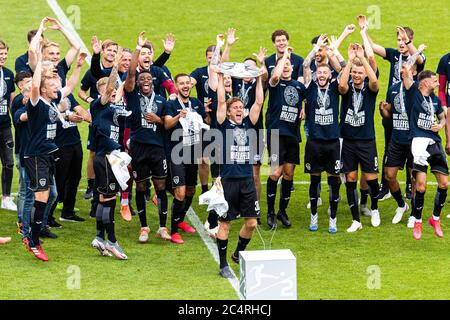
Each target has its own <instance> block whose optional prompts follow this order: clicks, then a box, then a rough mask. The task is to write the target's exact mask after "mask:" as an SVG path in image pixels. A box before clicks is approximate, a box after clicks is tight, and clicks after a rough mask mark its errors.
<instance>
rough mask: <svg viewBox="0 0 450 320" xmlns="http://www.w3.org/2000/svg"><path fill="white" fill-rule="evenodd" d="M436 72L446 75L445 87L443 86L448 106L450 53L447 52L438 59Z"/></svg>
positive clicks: (449, 102) (449, 98) (449, 96)
mask: <svg viewBox="0 0 450 320" xmlns="http://www.w3.org/2000/svg"><path fill="white" fill-rule="evenodd" d="M436 72H437V73H438V74H440V75H444V76H446V77H447V87H446V88H445V91H446V92H447V106H450V53H447V54H446V55H445V56H443V57H442V58H441V60H439V65H438V67H437V71H436Z"/></svg>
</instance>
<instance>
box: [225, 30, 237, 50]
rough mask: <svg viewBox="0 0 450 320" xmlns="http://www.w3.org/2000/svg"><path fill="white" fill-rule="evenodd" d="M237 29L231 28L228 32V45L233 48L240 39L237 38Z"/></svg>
mask: <svg viewBox="0 0 450 320" xmlns="http://www.w3.org/2000/svg"><path fill="white" fill-rule="evenodd" d="M235 32H236V29H234V28H229V29H228V32H227V45H229V46H232V45H233V44H234V43H235V42H236V41H237V40H239V38H236V37H235V35H234V34H235Z"/></svg>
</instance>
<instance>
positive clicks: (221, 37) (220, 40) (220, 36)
mask: <svg viewBox="0 0 450 320" xmlns="http://www.w3.org/2000/svg"><path fill="white" fill-rule="evenodd" d="M216 44H217V46H218V47H219V48H221V47H223V45H224V44H225V36H224V35H223V34H218V35H217V37H216Z"/></svg>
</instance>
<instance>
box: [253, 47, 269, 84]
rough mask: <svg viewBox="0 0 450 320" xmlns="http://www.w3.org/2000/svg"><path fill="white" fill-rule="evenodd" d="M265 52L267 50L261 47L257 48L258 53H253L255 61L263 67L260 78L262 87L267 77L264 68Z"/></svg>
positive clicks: (267, 74)
mask: <svg viewBox="0 0 450 320" xmlns="http://www.w3.org/2000/svg"><path fill="white" fill-rule="evenodd" d="M266 54H267V50H266V48H263V47H260V48H259V52H258V54H256V53H254V54H253V55H254V56H255V58H256V61H258V62H259V66H260V67H261V68H264V73H263V74H262V75H261V80H262V82H263V88H264V86H265V84H266V82H267V79H268V78H269V73H268V72H267V68H266Z"/></svg>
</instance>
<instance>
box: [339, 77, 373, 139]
mask: <svg viewBox="0 0 450 320" xmlns="http://www.w3.org/2000/svg"><path fill="white" fill-rule="evenodd" d="M377 94H378V91H377V92H373V91H372V90H370V88H369V82H367V81H365V82H364V86H363V88H362V90H358V89H356V88H354V87H353V83H352V82H351V81H350V80H349V90H348V92H347V93H346V94H345V95H343V96H342V100H341V113H340V123H339V125H340V128H341V137H342V138H344V139H348V140H373V139H375V129H374V112H375V102H376V99H377Z"/></svg>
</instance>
